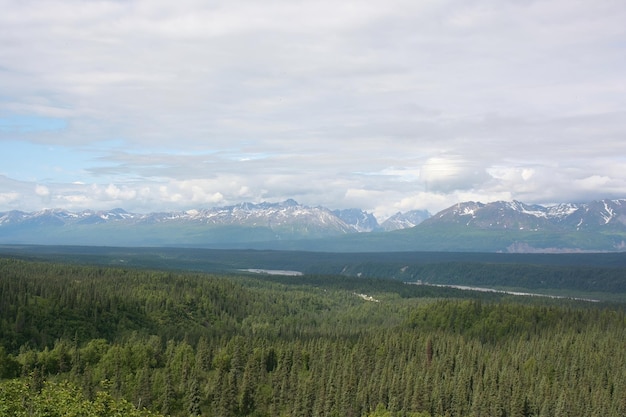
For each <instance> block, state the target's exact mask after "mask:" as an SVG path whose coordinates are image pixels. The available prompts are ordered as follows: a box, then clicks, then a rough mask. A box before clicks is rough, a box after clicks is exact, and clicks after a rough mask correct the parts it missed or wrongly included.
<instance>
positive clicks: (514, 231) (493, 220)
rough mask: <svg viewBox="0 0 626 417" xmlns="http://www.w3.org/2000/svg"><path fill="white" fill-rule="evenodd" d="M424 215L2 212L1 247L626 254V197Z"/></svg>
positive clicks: (305, 209)
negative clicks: (380, 218) (378, 217)
mask: <svg viewBox="0 0 626 417" xmlns="http://www.w3.org/2000/svg"><path fill="white" fill-rule="evenodd" d="M426 217H428V213H427V212H424V211H411V212H408V213H404V214H402V213H399V214H396V215H394V216H392V217H391V218H389V219H387V220H386V221H385V222H383V223H382V224H380V225H379V223H378V222H377V220H376V218H375V217H374V216H373V215H372V214H369V213H367V212H365V211H362V210H360V209H349V210H335V211H331V210H330V209H327V208H325V207H309V206H304V205H301V204H298V203H297V202H295V201H294V200H287V201H283V202H280V203H258V204H254V203H242V204H237V205H233V206H227V207H216V208H207V209H197V210H187V211H179V212H165V213H149V214H138V213H129V212H127V211H125V210H123V209H114V210H108V211H93V210H85V211H81V212H75V213H74V212H69V211H65V210H59V209H46V210H41V211H37V212H32V213H25V212H21V211H8V212H4V213H0V244H47V245H93V246H194V247H212V248H262V249H291V250H294V249H298V250H321V251H339V252H344V251H347V252H350V251H486V252H498V251H502V252H520V251H523V252H531V251H533V252H575V251H624V250H626V200H600V201H593V202H590V203H585V204H582V203H567V204H560V205H552V206H541V205H536V204H525V203H522V202H519V201H497V202H493V203H486V204H485V203H480V202H464V203H459V204H455V205H454V206H451V207H449V208H447V209H445V210H442V211H441V212H439V213H437V214H435V215H434V216H430V217H428V218H426ZM399 229H400V230H399ZM371 232H376V233H371Z"/></svg>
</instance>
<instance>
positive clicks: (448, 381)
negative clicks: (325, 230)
mask: <svg viewBox="0 0 626 417" xmlns="http://www.w3.org/2000/svg"><path fill="white" fill-rule="evenodd" d="M0 286H1V288H2V292H1V293H0V336H1V337H0V340H1V343H2V347H0V373H1V374H0V377H2V378H4V380H2V381H1V382H0V416H4V415H7V416H20V415H24V416H39V415H41V416H44V415H46V416H56V415H69V416H72V415H76V416H88V417H90V416H109V415H129V416H144V415H151V414H150V413H154V414H156V413H160V414H163V415H170V416H189V415H202V416H233V417H245V416H279V415H288V416H331V415H341V416H353V417H360V416H364V417H400V416H402V417H405V416H413V417H424V416H427V415H428V416H436V417H440V416H472V415H475V416H479V415H480V416H492V415H499V416H501V415H506V416H531V415H533V416H553V415H626V369H625V368H624V367H622V366H615V364H621V363H626V351H624V349H623V346H625V345H626V317H625V314H624V312H623V310H622V309H618V308H616V307H615V306H613V307H610V306H605V305H602V304H588V303H580V304H575V303H573V302H568V303H565V302H559V301H556V300H553V301H550V300H541V301H539V300H532V299H526V300H525V302H524V303H520V302H518V301H519V299H517V300H518V301H513V299H510V298H498V297H496V296H494V295H493V294H486V295H485V296H484V298H483V299H480V300H478V299H463V298H461V297H466V296H467V295H468V294H467V293H464V292H461V291H456V290H450V289H438V288H433V287H428V288H425V287H419V286H414V285H405V284H403V283H401V282H399V281H385V280H377V279H364V278H350V277H341V276H336V275H335V276H326V275H306V276H301V277H267V276H260V277H250V276H241V275H239V276H235V275H228V276H225V275H209V274H201V273H189V272H187V273H182V272H181V273H175V272H170V271H154V270H143V269H131V268H106V267H92V266H77V265H70V264H53V263H37V262H26V261H16V260H13V259H0ZM362 295H367V296H369V297H371V299H370V298H369V297H362ZM368 300H369V301H368ZM372 300H376V301H372ZM607 358H610V360H607ZM78 387H80V388H78Z"/></svg>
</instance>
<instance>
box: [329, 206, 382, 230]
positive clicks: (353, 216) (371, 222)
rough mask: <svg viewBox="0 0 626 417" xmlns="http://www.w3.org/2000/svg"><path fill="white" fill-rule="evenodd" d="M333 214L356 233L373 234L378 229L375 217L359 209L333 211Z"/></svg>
mask: <svg viewBox="0 0 626 417" xmlns="http://www.w3.org/2000/svg"><path fill="white" fill-rule="evenodd" d="M333 214H334V215H335V216H337V217H339V218H340V219H341V220H343V221H344V222H345V223H346V224H348V225H350V226H351V227H352V228H353V229H354V230H355V231H357V232H361V233H362V232H374V231H376V230H379V229H380V226H379V225H378V221H377V220H376V217H374V215H373V214H371V213H368V212H366V211H363V210H361V209H357V208H352V209H345V210H333Z"/></svg>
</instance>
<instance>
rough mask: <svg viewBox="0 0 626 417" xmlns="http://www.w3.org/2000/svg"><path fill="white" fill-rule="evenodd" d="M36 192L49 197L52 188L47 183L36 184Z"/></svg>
mask: <svg viewBox="0 0 626 417" xmlns="http://www.w3.org/2000/svg"><path fill="white" fill-rule="evenodd" d="M35 194H37V195H38V196H40V197H48V196H49V195H50V189H49V188H48V187H46V186H45V185H40V184H37V186H35Z"/></svg>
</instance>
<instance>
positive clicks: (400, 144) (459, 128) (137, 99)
mask: <svg viewBox="0 0 626 417" xmlns="http://www.w3.org/2000/svg"><path fill="white" fill-rule="evenodd" d="M0 6H1V7H2V10H3V13H2V14H0V28H2V29H0V91H1V92H2V93H0V94H1V96H0V144H2V148H3V152H2V155H1V156H0V163H1V165H0V210H9V209H23V210H34V209H39V208H43V207H65V208H71V209H80V208H112V207H116V206H122V207H124V208H127V209H130V210H142V211H156V210H172V209H190V208H198V207H202V206H215V205H222V204H231V203H237V202H240V201H255V202H257V201H262V200H268V201H277V200H282V199H286V198H294V199H296V200H297V201H299V202H301V203H304V204H311V205H325V206H328V207H331V208H348V207H360V208H364V209H367V210H369V211H373V212H375V213H376V214H377V215H379V216H380V217H385V216H388V215H391V214H393V213H395V212H396V211H406V210H410V209H424V208H425V209H428V210H430V211H431V212H436V211H438V210H440V209H442V208H445V207H447V206H449V205H451V204H454V203H456V202H459V201H464V200H468V199H472V200H480V201H485V202H486V201H493V200H495V199H518V200H521V201H525V202H530V203H543V204H549V203H556V202H561V201H589V200H591V199H595V198H606V197H608V198H620V197H626V169H625V168H626V140H624V139H625V138H626V50H625V49H626V26H625V25H624V24H623V22H625V21H626V4H622V3H621V2H614V1H608V0H600V1H598V0H594V1H590V0H575V1H571V0H568V1H564V0H548V1H542V2H535V1H524V2H521V1H513V0H510V1H506V0H505V1H497V2H496V1H490V0H472V1H460V0H449V1H438V2H433V1H419V2H415V1H405V0H391V1H384V2H383V1H378V0H376V1H373V0H367V1H358V2H352V1H345V2H341V3H339V4H338V3H337V2H330V1H303V2H296V3H294V2H289V1H278V0H269V1H266V2H262V3H259V2H253V1H235V2H204V1H194V0H181V1H176V2H170V1H162V0H151V1H147V0H129V1H124V2H119V1H113V0H111V1H100V2H84V1H79V0H51V1H47V2H37V1H28V0H26V1H23V0H21V1H7V0H0Z"/></svg>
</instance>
